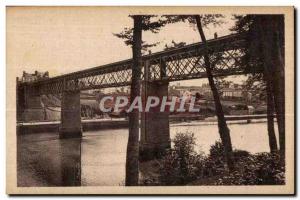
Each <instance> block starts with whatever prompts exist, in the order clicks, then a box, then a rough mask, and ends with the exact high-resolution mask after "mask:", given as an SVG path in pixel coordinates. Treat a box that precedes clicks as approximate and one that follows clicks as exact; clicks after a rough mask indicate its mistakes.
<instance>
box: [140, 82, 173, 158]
mask: <svg viewBox="0 0 300 200" xmlns="http://www.w3.org/2000/svg"><path fill="white" fill-rule="evenodd" d="M168 85H169V84H168V83H161V82H155V83H149V82H147V83H145V84H144V85H143V89H142V97H143V98H144V99H147V97H148V96H156V97H158V98H160V102H161V99H162V97H163V96H167V95H168ZM160 106H161V104H159V105H158V106H156V107H153V108H150V110H149V112H144V113H141V138H140V158H141V160H150V159H153V158H159V157H161V155H163V154H164V152H165V150H166V149H168V148H170V146H171V142H170V128H169V111H164V112H160Z"/></svg>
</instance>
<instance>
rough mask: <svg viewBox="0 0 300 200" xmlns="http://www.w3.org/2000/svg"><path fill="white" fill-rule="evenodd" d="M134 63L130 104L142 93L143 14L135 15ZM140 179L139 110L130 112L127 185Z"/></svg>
mask: <svg viewBox="0 0 300 200" xmlns="http://www.w3.org/2000/svg"><path fill="white" fill-rule="evenodd" d="M133 21H134V30H133V46H132V54H133V58H132V60H133V63H132V79H131V90H130V105H131V103H132V102H133V100H134V99H135V98H136V97H137V96H139V95H140V76H141V47H142V16H140V15H136V16H133ZM138 180H139V111H138V110H137V109H134V110H133V111H132V112H131V113H129V136H128V143H127V156H126V178H125V185H126V186H136V185H138Z"/></svg>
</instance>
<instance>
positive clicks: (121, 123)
mask: <svg viewBox="0 0 300 200" xmlns="http://www.w3.org/2000/svg"><path fill="white" fill-rule="evenodd" d="M226 120H227V124H249V123H265V122H266V121H267V119H266V118H265V116H264V115H244V116H226ZM217 124H218V122H217V118H216V117H210V118H206V119H197V118H196V119H194V118H192V119H189V118H186V119H181V120H170V127H174V126H175V127H176V126H206V125H217ZM59 126H60V121H42V122H20V123H17V132H18V133H21V134H24V133H25V134H26V133H37V132H58V131H59ZM122 128H128V120H127V119H125V118H111V119H84V120H82V129H83V131H92V130H106V129H122Z"/></svg>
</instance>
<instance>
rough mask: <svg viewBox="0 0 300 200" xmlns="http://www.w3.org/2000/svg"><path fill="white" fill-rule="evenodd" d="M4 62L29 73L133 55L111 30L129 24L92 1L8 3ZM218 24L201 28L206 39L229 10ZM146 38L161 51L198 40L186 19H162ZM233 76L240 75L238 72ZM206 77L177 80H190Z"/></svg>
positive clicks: (221, 31) (224, 30) (224, 28)
mask: <svg viewBox="0 0 300 200" xmlns="http://www.w3.org/2000/svg"><path fill="white" fill-rule="evenodd" d="M6 19H7V44H6V45H7V68H8V69H12V68H13V69H17V71H18V72H17V76H21V75H22V71H23V70H24V71H26V72H29V73H33V72H34V71H35V70H38V71H49V74H50V76H51V77H53V76H57V75H60V74H65V73H70V72H74V71H79V70H84V69H88V68H91V67H96V66H101V65H104V64H107V63H112V62H117V61H120V60H124V59H128V58H131V57H132V51H131V47H129V46H126V45H125V44H124V42H123V41H122V39H120V38H117V37H116V36H114V35H113V33H119V32H121V31H122V30H123V28H124V27H132V25H133V23H132V19H131V18H130V17H128V12H126V10H125V11H124V10H118V9H114V10H112V9H95V7H79V8H78V7H77V8H76V7H48V8H47V7H44V8H41V7H11V8H8V9H7V18H6ZM224 21H225V23H224V24H223V25H221V26H219V27H214V26H210V27H209V28H208V29H205V34H206V37H207V39H211V38H213V37H214V33H215V32H216V33H217V34H218V36H219V37H220V36H223V35H228V34H230V30H229V29H230V28H231V27H232V26H233V25H234V20H233V19H232V16H231V15H226V16H225V18H224ZM143 40H144V41H146V42H147V43H155V42H157V41H159V42H160V44H159V45H157V46H156V47H154V48H152V49H151V51H152V52H153V53H154V52H157V51H161V50H162V49H163V47H164V45H165V44H170V43H171V41H172V40H174V41H175V42H186V43H187V44H190V43H195V42H199V41H200V37H199V33H198V32H197V31H195V30H194V29H193V27H191V26H190V25H189V24H188V23H176V24H171V25H167V26H166V27H164V28H162V29H161V30H160V32H159V33H157V34H153V33H151V32H143ZM237 80H240V78H238V79H237ZM200 82H203V83H204V82H206V80H204V79H202V80H201V81H199V80H190V81H181V82H180V84H181V85H195V84H197V85H198V84H199V83H200Z"/></svg>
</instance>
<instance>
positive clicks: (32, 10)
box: [6, 6, 296, 195]
mask: <svg viewBox="0 0 300 200" xmlns="http://www.w3.org/2000/svg"><path fill="white" fill-rule="evenodd" d="M6 71H7V74H6V76H7V84H6V89H7V91H6V93H7V100H6V102H7V107H6V112H7V141H6V149H7V178H6V180H7V193H8V194H144V195H146V194H147V195H151V194H152V195H157V194H214V195H220V194H273V195H274V194H280V195H282V194H285V195H291V194H294V193H295V188H294V187H295V178H296V177H295V175H296V173H295V149H296V147H295V130H294V122H295V106H294V104H295V102H294V100H295V96H294V87H295V85H294V84H295V75H294V71H295V66H294V8H293V7H126V6H123V7H112V6H107V7H101V6H88V7H86V6H7V7H6Z"/></svg>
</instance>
